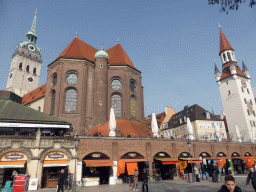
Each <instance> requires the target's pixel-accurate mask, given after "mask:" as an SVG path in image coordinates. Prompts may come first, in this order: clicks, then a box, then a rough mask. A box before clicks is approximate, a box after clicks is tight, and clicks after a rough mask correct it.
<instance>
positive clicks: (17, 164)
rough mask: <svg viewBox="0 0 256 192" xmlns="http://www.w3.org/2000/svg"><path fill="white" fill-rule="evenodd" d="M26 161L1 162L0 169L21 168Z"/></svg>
mask: <svg viewBox="0 0 256 192" xmlns="http://www.w3.org/2000/svg"><path fill="white" fill-rule="evenodd" d="M26 162H27V161H2V162H0V168H23V167H25V163H26Z"/></svg>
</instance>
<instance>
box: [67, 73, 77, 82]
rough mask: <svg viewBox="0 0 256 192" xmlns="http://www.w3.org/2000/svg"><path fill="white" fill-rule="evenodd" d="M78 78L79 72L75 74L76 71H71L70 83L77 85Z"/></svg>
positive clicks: (68, 79) (69, 75) (68, 77)
mask: <svg viewBox="0 0 256 192" xmlns="http://www.w3.org/2000/svg"><path fill="white" fill-rule="evenodd" d="M77 79H78V77H77V74H75V73H74V72H72V73H69V74H68V76H67V83H68V84H69V85H75V84H77Z"/></svg>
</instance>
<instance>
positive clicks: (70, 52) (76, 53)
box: [57, 37, 98, 62]
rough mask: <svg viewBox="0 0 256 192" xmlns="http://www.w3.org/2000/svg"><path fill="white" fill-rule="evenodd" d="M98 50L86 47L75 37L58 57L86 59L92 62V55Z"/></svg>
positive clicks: (85, 44)
mask: <svg viewBox="0 0 256 192" xmlns="http://www.w3.org/2000/svg"><path fill="white" fill-rule="evenodd" d="M97 51H98V50H97V49H95V48H94V47H92V46H90V45H88V44H87V43H85V42H83V41H82V40H80V39H78V38H77V37H75V38H74V40H73V41H72V42H71V43H70V44H69V45H68V46H67V47H66V49H65V50H64V51H63V52H62V53H61V54H60V55H59V57H58V58H57V59H59V58H61V57H64V58H77V59H87V60H89V61H92V62H94V55H95V53H96V52H97Z"/></svg>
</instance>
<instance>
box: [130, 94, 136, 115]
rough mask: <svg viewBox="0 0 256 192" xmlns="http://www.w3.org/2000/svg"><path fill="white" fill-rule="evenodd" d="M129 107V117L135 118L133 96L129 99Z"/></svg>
mask: <svg viewBox="0 0 256 192" xmlns="http://www.w3.org/2000/svg"><path fill="white" fill-rule="evenodd" d="M130 105H131V117H132V118H135V117H136V102H135V98H134V96H132V97H131V100H130Z"/></svg>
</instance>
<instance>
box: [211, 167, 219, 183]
mask: <svg viewBox="0 0 256 192" xmlns="http://www.w3.org/2000/svg"><path fill="white" fill-rule="evenodd" d="M218 174H219V169H218V165H217V164H214V166H213V175H212V181H213V182H214V183H217V182H219V181H218Z"/></svg>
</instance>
